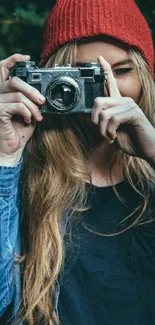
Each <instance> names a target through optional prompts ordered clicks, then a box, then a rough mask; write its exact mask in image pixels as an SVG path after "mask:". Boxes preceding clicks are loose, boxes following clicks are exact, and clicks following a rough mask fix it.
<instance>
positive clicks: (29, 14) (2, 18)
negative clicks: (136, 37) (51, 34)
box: [0, 0, 155, 62]
mask: <svg viewBox="0 0 155 325" xmlns="http://www.w3.org/2000/svg"><path fill="white" fill-rule="evenodd" d="M126 1H128V0H126ZM149 1H150V2H149ZM55 2H56V1H54V0H53V1H52V0H51V1H49V0H42V1H41V0H30V1H28V0H1V1H0V59H3V58H5V57H7V56H9V55H11V54H13V53H17V52H19V53H23V54H30V55H31V58H32V59H33V60H36V61H37V62H38V61H39V55H40V51H41V46H42V35H43V25H44V20H45V18H46V17H47V14H48V12H49V10H50V8H51V7H52V6H53V5H54V4H55ZM136 2H137V4H138V6H139V8H140V9H141V11H142V12H143V14H144V15H145V17H146V19H147V21H148V23H149V25H150V28H151V30H152V34H153V39H154V41H155V1H153V0H152V1H151V0H147V1H146V0H137V1H136Z"/></svg>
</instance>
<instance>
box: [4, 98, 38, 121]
mask: <svg viewBox="0 0 155 325" xmlns="http://www.w3.org/2000/svg"><path fill="white" fill-rule="evenodd" d="M0 103H23V104H24V105H25V106H26V107H27V108H28V109H29V110H30V112H31V113H32V115H33V117H34V119H35V120H36V121H38V122H39V121H41V120H42V118H43V117H42V115H41V113H40V111H39V108H38V106H37V105H36V104H35V103H34V102H32V101H31V100H30V99H29V98H27V97H26V96H25V95H24V94H22V93H20V92H15V93H7V94H1V95H0Z"/></svg>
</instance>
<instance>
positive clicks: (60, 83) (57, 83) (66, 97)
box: [46, 77, 80, 113]
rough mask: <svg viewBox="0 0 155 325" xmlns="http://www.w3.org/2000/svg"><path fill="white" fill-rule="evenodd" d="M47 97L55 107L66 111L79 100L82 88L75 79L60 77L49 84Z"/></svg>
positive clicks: (63, 111) (57, 109)
mask: <svg viewBox="0 0 155 325" xmlns="http://www.w3.org/2000/svg"><path fill="white" fill-rule="evenodd" d="M46 98H47V101H48V103H49V105H50V106H51V107H52V108H53V109H55V110H56V111H60V112H62V113H65V112H68V111H70V110H72V108H73V107H74V106H75V105H76V104H77V102H78V101H79V99H80V89H79V86H78V84H77V83H76V81H75V80H74V79H72V78H70V77H60V78H58V79H56V80H54V81H53V82H51V83H50V84H49V85H48V88H47V91H46Z"/></svg>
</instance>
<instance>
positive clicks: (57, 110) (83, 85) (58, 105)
mask: <svg viewBox="0 0 155 325" xmlns="http://www.w3.org/2000/svg"><path fill="white" fill-rule="evenodd" d="M12 75H13V76H17V77H19V78H21V79H22V80H24V81H26V82H27V83H28V84H30V85H31V86H33V87H35V88H37V89H38V90H39V91H40V92H41V94H42V95H43V96H45V98H46V102H45V104H44V105H42V106H41V107H40V110H41V112H42V113H43V114H71V113H91V110H92V107H93V102H94V99H95V98H96V97H101V96H103V95H104V94H103V93H104V83H105V81H106V77H107V75H106V74H105V73H104V71H103V68H102V67H101V66H100V64H99V63H97V62H94V63H93V62H92V63H85V64H82V66H80V67H71V66H70V65H67V66H58V65H56V66H55V67H54V68H38V67H36V65H35V62H33V61H27V62H19V63H17V64H16V66H15V69H14V70H13V73H12Z"/></svg>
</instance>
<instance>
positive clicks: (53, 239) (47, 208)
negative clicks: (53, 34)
mask: <svg viewBox="0 0 155 325" xmlns="http://www.w3.org/2000/svg"><path fill="white" fill-rule="evenodd" d="M76 47H77V44H76V42H72V43H70V44H67V45H64V46H63V47H62V48H61V49H60V50H59V51H58V52H57V53H54V54H53V55H52V56H51V57H50V59H49V60H48V62H47V65H46V66H48V67H50V66H53V65H54V64H55V63H57V64H64V65H65V64H68V63H70V64H73V65H74V64H75V54H76ZM130 55H131V57H132V59H133V62H134V63H135V66H136V68H137V71H138V74H139V78H140V81H141V85H142V97H141V102H140V105H141V107H142V108H143V110H144V113H145V114H146V116H147V117H148V119H149V120H150V121H151V123H152V124H153V114H154V112H153V107H155V91H154V83H153V79H152V76H151V73H150V71H149V68H148V65H147V63H146V62H145V60H144V59H143V58H142V56H141V55H140V53H139V52H137V51H135V50H130ZM45 120H46V119H45ZM45 122H46V123H45ZM45 122H43V123H41V124H40V125H38V126H37V127H36V130H35V133H34V135H33V137H32V138H31V140H30V141H29V143H28V145H27V152H26V157H25V163H24V166H23V172H22V178H21V182H22V188H23V191H22V192H23V200H22V212H23V218H22V227H23V229H24V231H23V238H24V240H23V252H24V254H25V255H24V257H25V258H24V262H23V263H24V266H23V267H24V271H23V309H22V316H21V318H22V319H23V320H26V321H27V322H28V324H29V325H34V324H39V322H40V321H43V324H54V322H56V323H59V320H58V319H57V316H56V314H55V299H56V297H55V290H56V283H57V278H58V275H59V273H60V270H61V267H62V265H63V260H64V245H63V236H62V220H63V217H64V214H66V213H69V217H71V216H73V215H74V214H75V213H77V212H80V211H82V210H83V209H84V208H85V200H86V198H87V190H86V186H85V183H86V180H90V173H91V170H90V166H89V161H88V149H89V148H90V146H91V143H92V142H91V141H92V139H91V136H90V137H89V136H88V138H87V134H88V132H86V130H85V125H83V122H82V121H81V119H80V117H76V119H75V118H72V117H70V116H68V117H67V118H66V117H64V116H53V115H51V116H50V117H48V120H47V121H45ZM120 157H121V159H123V160H122V161H124V162H125V161H126V155H125V154H124V153H122V152H118V155H117V157H116V159H120ZM135 171H136V179H137V183H134V182H133V176H134V175H135ZM124 175H125V178H126V179H127V180H128V182H129V183H130V185H131V186H132V187H133V188H134V189H135V191H138V192H139V193H140V195H141V196H142V197H143V204H142V205H141V206H140V207H138V210H137V211H140V212H139V215H138V217H137V219H136V220H135V221H134V223H132V224H131V226H133V225H135V224H136V223H137V222H139V221H141V219H142V217H143V214H144V211H145V210H146V207H147V203H148V200H149V195H150V183H151V182H152V181H153V182H154V179H153V170H152V168H151V166H150V165H149V164H148V163H147V162H146V161H144V160H142V159H140V158H136V157H130V159H129V162H128V164H125V163H124ZM137 184H138V185H137ZM139 209H140V210H139Z"/></svg>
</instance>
